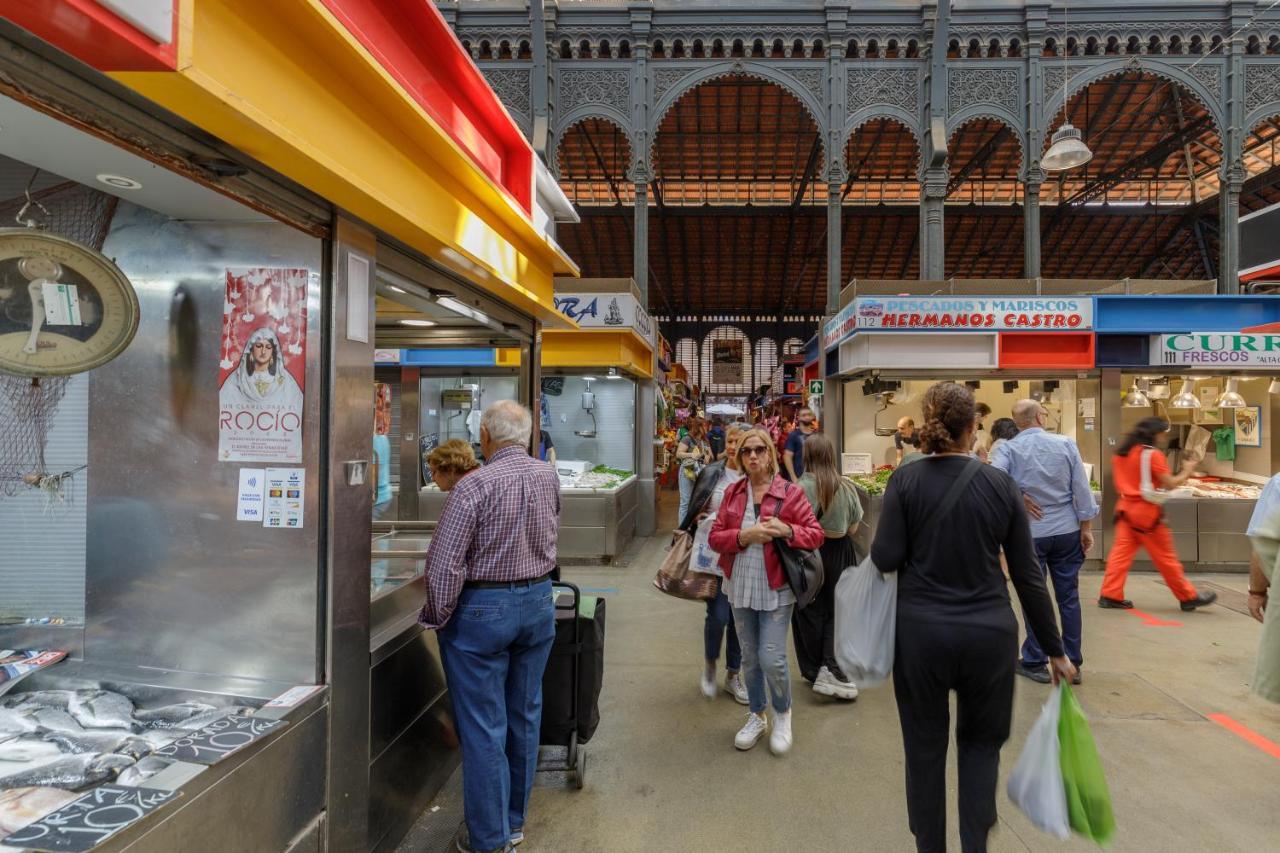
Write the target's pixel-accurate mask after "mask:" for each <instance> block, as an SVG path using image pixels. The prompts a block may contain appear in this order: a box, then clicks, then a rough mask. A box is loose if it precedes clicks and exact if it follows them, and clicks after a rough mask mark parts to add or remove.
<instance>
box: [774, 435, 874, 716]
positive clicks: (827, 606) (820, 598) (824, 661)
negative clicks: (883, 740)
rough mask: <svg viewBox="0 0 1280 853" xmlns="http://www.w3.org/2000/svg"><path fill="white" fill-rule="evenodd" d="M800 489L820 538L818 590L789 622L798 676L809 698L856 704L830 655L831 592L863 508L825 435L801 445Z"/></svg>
mask: <svg viewBox="0 0 1280 853" xmlns="http://www.w3.org/2000/svg"><path fill="white" fill-rule="evenodd" d="M800 488H802V489H804V495H805V497H806V498H808V499H809V506H811V507H813V511H814V514H815V515H816V517H817V519H818V522H819V523H820V524H821V525H822V532H823V534H824V535H825V536H826V538H825V540H824V541H823V543H822V569H823V579H822V589H821V590H819V591H818V595H817V597H816V598H815V599H814V600H813V601H812V602H811V603H810V604H809V606H808V607H806V608H805V609H804V610H797V611H796V612H795V613H794V614H793V615H792V617H791V627H792V633H793V635H794V639H795V643H796V661H797V663H799V664H800V674H801V675H802V676H803V677H804V680H805V681H808V682H809V683H810V684H812V685H813V692H814V693H817V694H819V695H822V696H834V697H835V698H837V699H847V700H852V699H857V698H858V687H857V685H856V684H854V683H853V681H851V680H850V679H849V677H848V676H846V675H845V674H844V671H843V670H841V669H840V664H838V663H837V662H836V653H835V615H836V614H835V589H836V583H837V582H838V581H839V580H840V575H841V573H842V572H844V570H845V569H846V568H848V567H849V566H852V565H853V564H854V563H856V562H857V558H856V557H855V556H854V553H853V535H852V534H853V532H854V530H855V528H856V527H857V526H858V524H859V523H860V522H861V521H862V503H861V502H860V501H859V500H858V492H857V490H856V489H855V488H854V486H853V483H851V482H849V480H847V479H845V478H844V477H842V476H840V471H839V470H838V469H837V468H836V448H835V445H833V444H832V443H831V439H829V438H827V437H826V436H825V435H811V436H809V438H807V439H805V442H804V475H803V476H801V478H800Z"/></svg>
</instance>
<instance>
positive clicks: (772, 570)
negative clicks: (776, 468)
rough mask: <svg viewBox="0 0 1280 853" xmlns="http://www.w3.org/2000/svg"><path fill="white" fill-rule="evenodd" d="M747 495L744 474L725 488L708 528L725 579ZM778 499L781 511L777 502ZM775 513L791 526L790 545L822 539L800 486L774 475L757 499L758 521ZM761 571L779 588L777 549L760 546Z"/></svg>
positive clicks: (812, 545)
mask: <svg viewBox="0 0 1280 853" xmlns="http://www.w3.org/2000/svg"><path fill="white" fill-rule="evenodd" d="M750 495H751V483H750V481H748V480H747V478H746V477H743V478H742V479H741V480H738V481H737V482H735V483H734V484H733V485H731V486H729V488H727V489H725V492H724V500H723V501H722V502H721V503H720V509H719V510H718V511H717V512H716V523H715V524H714V525H712V527H711V536H710V538H709V541H710V543H711V549H712V550H713V551H716V552H718V553H719V554H720V570H721V571H723V572H724V576H725V578H730V577H733V564H734V562H735V560H737V557H738V554H739V553H740V552H741V551H742V550H743V549H742V548H741V546H739V545H738V531H739V530H741V529H742V517H743V516H744V515H746V514H747V500H748V498H749V497H750ZM779 501H781V502H782V507H781V510H779V508H778V502H779ZM774 515H776V516H778V517H779V518H780V519H782V522H783V523H784V524H787V525H788V526H790V527H791V530H792V535H791V538H790V539H788V540H787V544H788V545H790V546H792V547H793V548H804V549H813V548H819V547H821V545H822V543H823V541H824V540H825V539H826V534H825V533H823V531H822V525H821V524H819V523H818V519H817V518H815V517H814V515H813V507H811V506H810V505H809V499H808V498H806V497H805V495H804V489H801V488H800V487H799V486H797V485H795V484H794V483H789V482H787V481H786V480H785V479H783V478H782V477H781V476H778V475H775V476H774V478H773V482H772V483H770V484H769V491H768V492H766V493H765V496H764V500H762V501H761V502H760V521H764V520H765V519H766V518H769V517H771V516H774ZM764 567H765V574H766V575H767V576H768V578H769V587H770V588H771V589H782V587H783V586H784V585H786V582H787V578H786V575H785V574H784V573H783V571H782V563H781V562H779V560H778V551H777V549H775V548H773V547H771V546H768V545H766V546H765V549H764Z"/></svg>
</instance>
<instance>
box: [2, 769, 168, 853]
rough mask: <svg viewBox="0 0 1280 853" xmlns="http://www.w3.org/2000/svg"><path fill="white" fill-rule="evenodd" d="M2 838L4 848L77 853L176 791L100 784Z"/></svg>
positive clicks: (140, 817) (141, 816)
mask: <svg viewBox="0 0 1280 853" xmlns="http://www.w3.org/2000/svg"><path fill="white" fill-rule="evenodd" d="M70 796H72V797H75V799H74V800H73V801H72V802H69V803H67V804H66V805H64V806H62V807H61V808H58V809H55V810H54V811H52V812H50V813H49V814H46V815H45V816H44V817H42V818H40V819H39V820H37V821H35V822H34V823H29V824H27V825H26V826H24V827H22V828H21V829H19V830H18V831H16V832H14V833H13V834H12V835H9V836H7V837H6V838H5V847H6V849H13V850H19V849H29V850H50V851H53V850H57V851H68V853H79V851H83V850H91V849H93V848H94V847H97V846H98V845H99V844H102V843H103V842H104V841H106V840H107V839H108V838H110V837H111V836H113V835H115V834H116V833H118V832H119V831H120V830H122V829H124V828H125V827H127V826H129V825H130V824H132V823H135V822H137V821H138V820H140V819H142V818H143V817H145V816H146V815H148V814H150V813H151V812H153V811H155V810H156V809H158V808H160V807H161V806H163V805H164V804H165V803H167V802H169V801H171V800H173V799H174V798H175V797H178V796H181V794H180V792H178V791H162V790H159V789H156V788H133V787H130V786H128V785H100V786H99V787H97V788H94V789H93V790H92V791H90V792H88V793H87V794H84V795H83V796H79V797H76V795H75V794H71V795H70Z"/></svg>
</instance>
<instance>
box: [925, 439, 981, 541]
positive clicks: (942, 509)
mask: <svg viewBox="0 0 1280 853" xmlns="http://www.w3.org/2000/svg"><path fill="white" fill-rule="evenodd" d="M981 468H982V463H981V462H979V461H978V460H977V459H974V458H972V457H970V458H969V464H968V465H965V466H964V470H963V471H961V472H960V476H959V477H956V481H955V482H954V483H952V484H951V488H949V489H947V493H946V494H945V495H943V496H942V503H940V504H938V509H937V511H936V512H934V514H933V524H932V525H930V526H929V527H928V528H927V529H926V530H925V533H924V536H925V538H924V540H923V543H922V544H926V543H927V544H932V543H933V538H934V536H935V535H936V531H937V529H938V525H939V524H941V523H942V520H943V519H944V518H946V517H947V516H948V515H950V514H951V510H953V509H955V507H956V504H957V503H959V501H960V495H962V494H963V493H964V490H965V489H966V488H968V486H969V481H970V480H972V479H973V478H974V477H975V476H976V475H977V473H978V471H979V470H981Z"/></svg>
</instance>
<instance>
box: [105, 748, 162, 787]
mask: <svg viewBox="0 0 1280 853" xmlns="http://www.w3.org/2000/svg"><path fill="white" fill-rule="evenodd" d="M172 763H173V759H171V758H161V757H160V756H158V755H148V756H147V757H146V758H142V759H139V761H138V763H137V764H135V765H133V766H132V767H126V768H125V769H123V770H121V771H120V777H119V778H118V779H116V781H117V782H119V783H120V784H121V785H133V786H135V787H137V786H138V785H141V784H143V783H144V782H146V781H147V780H148V779H150V778H151V777H152V776H154V775H156V774H157V773H159V772H160V771H161V770H163V769H165V768H166V767H168V766H169V765H170V764H172Z"/></svg>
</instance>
